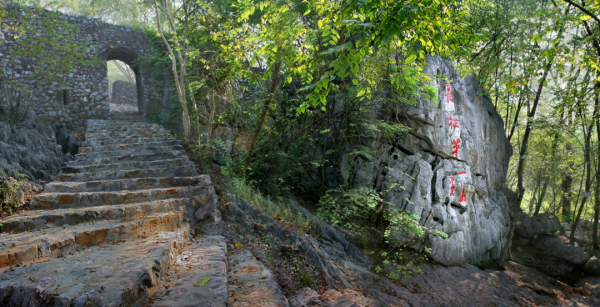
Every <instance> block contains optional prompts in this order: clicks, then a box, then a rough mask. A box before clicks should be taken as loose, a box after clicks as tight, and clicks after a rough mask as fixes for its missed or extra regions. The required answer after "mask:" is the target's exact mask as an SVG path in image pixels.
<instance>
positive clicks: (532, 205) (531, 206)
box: [529, 181, 540, 215]
mask: <svg viewBox="0 0 600 307" xmlns="http://www.w3.org/2000/svg"><path fill="white" fill-rule="evenodd" d="M538 182H539V181H538ZM539 188H540V186H539V184H538V186H537V187H536V188H535V189H534V190H533V195H532V196H531V201H529V215H533V210H534V208H535V207H534V204H535V200H536V196H537V195H536V193H537V191H538V189H539Z"/></svg>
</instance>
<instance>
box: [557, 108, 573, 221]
mask: <svg viewBox="0 0 600 307" xmlns="http://www.w3.org/2000/svg"><path fill="white" fill-rule="evenodd" d="M568 116H569V118H567V120H566V121H565V123H566V126H567V128H568V127H569V126H571V125H572V124H573V120H572V118H573V112H572V111H569V115H568ZM565 150H566V152H567V154H569V155H570V153H571V151H572V150H573V145H572V144H571V142H570V141H569V140H567V145H566V148H565ZM567 166H568V167H569V170H567V172H566V174H565V175H564V177H563V180H562V182H561V189H562V198H561V200H560V207H561V214H562V216H563V221H565V222H567V223H571V195H572V193H573V190H572V187H571V185H572V184H573V176H572V175H571V172H570V169H572V168H573V162H569V164H567Z"/></svg>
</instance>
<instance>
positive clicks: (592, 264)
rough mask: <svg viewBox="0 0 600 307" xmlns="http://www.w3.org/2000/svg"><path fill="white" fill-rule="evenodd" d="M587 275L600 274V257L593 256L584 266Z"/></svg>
mask: <svg viewBox="0 0 600 307" xmlns="http://www.w3.org/2000/svg"><path fill="white" fill-rule="evenodd" d="M583 270H584V272H585V274H586V275H590V276H600V259H598V258H596V256H593V257H592V258H590V260H588V262H587V263H586V264H585V266H584V267H583Z"/></svg>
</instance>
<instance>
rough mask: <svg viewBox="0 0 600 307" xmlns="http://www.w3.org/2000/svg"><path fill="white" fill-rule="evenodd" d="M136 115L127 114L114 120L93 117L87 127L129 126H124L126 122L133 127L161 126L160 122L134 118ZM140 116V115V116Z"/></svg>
mask: <svg viewBox="0 0 600 307" xmlns="http://www.w3.org/2000/svg"><path fill="white" fill-rule="evenodd" d="M134 118H135V116H127V117H124V118H122V119H117V118H115V119H112V120H95V119H91V120H88V121H87V129H95V128H115V129H120V128H123V127H128V126H124V124H126V125H129V126H131V127H142V126H158V127H160V125H158V124H154V123H146V122H144V120H143V119H142V120H137V121H136V120H133V121H132V119H134ZM138 118H139V117H138Z"/></svg>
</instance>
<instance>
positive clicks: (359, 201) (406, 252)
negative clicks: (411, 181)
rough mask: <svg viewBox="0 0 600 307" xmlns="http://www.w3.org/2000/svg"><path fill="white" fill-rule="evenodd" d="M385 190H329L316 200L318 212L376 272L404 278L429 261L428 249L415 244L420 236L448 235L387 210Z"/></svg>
mask: <svg viewBox="0 0 600 307" xmlns="http://www.w3.org/2000/svg"><path fill="white" fill-rule="evenodd" d="M392 188H394V187H391V188H390V189H388V190H387V191H389V190H391V189H392ZM387 191H383V192H377V191H375V190H374V189H369V188H365V187H361V188H347V187H341V188H338V189H335V190H330V191H328V192H327V193H326V194H325V196H323V197H321V199H320V200H319V203H318V204H317V215H318V216H320V217H321V218H323V219H324V220H326V221H328V222H330V223H332V224H333V225H335V226H337V227H340V228H342V229H343V230H346V231H345V233H346V235H347V236H351V237H352V239H351V241H353V243H354V244H356V245H357V246H359V247H361V248H362V249H363V250H365V251H366V254H367V255H369V256H370V258H371V260H372V261H373V263H374V264H375V267H374V270H375V272H376V273H378V274H384V275H386V276H387V277H388V278H390V279H392V280H406V279H407V278H410V277H411V276H413V275H414V274H421V273H422V270H421V269H420V268H419V267H418V265H417V264H418V263H426V262H428V261H429V257H428V255H430V254H431V249H430V248H428V247H423V246H420V245H418V244H417V242H418V241H419V239H421V238H422V237H423V236H424V235H426V234H428V233H433V234H435V235H439V236H441V237H443V238H447V237H448V235H447V234H445V233H443V232H441V231H438V230H432V229H429V228H427V227H425V226H422V225H421V224H420V223H419V219H420V218H419V216H417V215H415V214H411V213H410V212H402V211H398V210H394V209H390V205H391V204H390V203H386V202H385V201H384V197H385V194H386V193H387ZM386 205H388V206H387V207H388V209H387V210H386V209H385V208H386ZM398 238H401V239H398Z"/></svg>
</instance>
